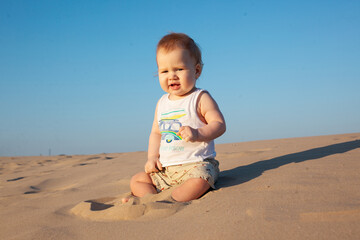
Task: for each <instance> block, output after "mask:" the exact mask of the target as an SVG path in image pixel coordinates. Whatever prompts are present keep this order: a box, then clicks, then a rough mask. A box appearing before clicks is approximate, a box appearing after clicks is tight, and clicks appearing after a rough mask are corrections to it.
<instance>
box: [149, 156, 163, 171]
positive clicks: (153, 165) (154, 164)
mask: <svg viewBox="0 0 360 240" xmlns="http://www.w3.org/2000/svg"><path fill="white" fill-rule="evenodd" d="M162 169H163V168H162V165H161V163H160V160H159V159H156V160H155V159H149V160H148V161H147V162H146V164H145V172H146V173H153V172H159V170H160V171H161V170H162Z"/></svg>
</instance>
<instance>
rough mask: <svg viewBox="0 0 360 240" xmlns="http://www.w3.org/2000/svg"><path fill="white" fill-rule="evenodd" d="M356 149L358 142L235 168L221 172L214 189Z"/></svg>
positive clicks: (338, 144) (359, 146) (358, 145)
mask: <svg viewBox="0 0 360 240" xmlns="http://www.w3.org/2000/svg"><path fill="white" fill-rule="evenodd" d="M356 148H360V140H355V141H350V142H344V143H337V144H333V145H329V146H325V147H320V148H313V149H310V150H306V151H303V152H298V153H292V154H287V155H284V156H280V157H276V158H272V159H269V160H263V161H259V162H255V163H252V164H249V165H246V166H240V167H236V168H233V169H230V170H226V171H222V172H221V173H220V177H219V180H218V181H217V184H216V187H217V188H226V187H231V186H234V185H239V184H241V183H244V182H247V181H250V180H252V179H254V178H257V177H259V176H260V175H261V174H262V173H263V172H265V171H267V170H271V169H275V168H278V167H281V166H284V165H286V164H289V163H299V162H304V161H308V160H314V159H319V158H323V157H326V156H329V155H333V154H338V153H344V152H347V151H350V150H353V149H356Z"/></svg>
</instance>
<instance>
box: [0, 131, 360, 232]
mask: <svg viewBox="0 0 360 240" xmlns="http://www.w3.org/2000/svg"><path fill="white" fill-rule="evenodd" d="M216 151H217V153H218V154H217V159H218V160H219V161H220V169H221V174H220V179H219V181H218V182H217V184H216V187H217V189H216V190H213V191H210V192H208V193H206V194H205V195H204V196H203V197H201V198H200V199H198V200H194V201H192V202H189V203H178V202H174V201H173V200H172V199H171V197H170V196H171V191H172V190H171V189H170V190H168V191H164V192H162V193H160V194H157V195H147V196H146V197H144V198H131V200H130V201H129V202H128V203H125V204H122V203H121V198H122V197H124V196H128V195H130V192H129V191H130V189H129V182H130V178H131V176H132V175H133V174H135V173H136V172H138V171H141V170H142V169H143V166H144V163H145V161H146V155H147V154H146V152H132V153H111V154H97V155H73V156H66V155H61V156H40V157H0V180H1V181H0V183H1V185H0V239H122V238H124V239H145V238H147V239H162V238H164V236H165V237H166V236H167V237H168V238H171V239H357V238H358V237H359V236H360V191H359V189H360V133H352V134H341V135H329V136H317V137H305V138H289V139H277V140H266V141H253V142H242V143H233V144H220V145H216Z"/></svg>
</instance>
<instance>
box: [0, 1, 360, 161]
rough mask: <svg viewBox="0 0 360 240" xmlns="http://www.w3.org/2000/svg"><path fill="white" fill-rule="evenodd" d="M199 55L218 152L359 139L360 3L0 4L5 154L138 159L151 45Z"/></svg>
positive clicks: (0, 117) (0, 125)
mask: <svg viewBox="0 0 360 240" xmlns="http://www.w3.org/2000/svg"><path fill="white" fill-rule="evenodd" d="M170 31H173V32H184V33H187V34H188V35H190V36H191V37H192V38H194V40H195V41H196V42H198V44H199V45H200V47H201V49H202V52H203V61H204V64H205V65H204V69H203V74H202V76H201V77H200V79H199V80H198V84H197V86H198V87H200V88H205V89H207V90H209V92H210V93H211V94H212V95H213V97H214V98H215V99H216V100H217V102H218V104H219V106H220V108H221V110H222V112H223V114H224V116H225V118H226V121H227V132H226V133H225V135H223V136H222V137H220V138H219V139H217V140H216V143H231V142H241V141H253V140H262V139H275V138H288V137H301V136H316V135H327V134H338V133H352V132H360V111H359V107H360V94H359V90H360V2H359V1H348V0H342V1H340V0H339V1H331V0H329V1H163V0H159V1H63V0H61V1H60V0H58V1H56V0H54V1H41V0H39V1H32V0H24V1H17V0H2V1H0V156H15V155H40V154H43V155H47V154H48V153H49V149H51V153H52V154H93V153H103V152H105V153H111V152H128V151H143V150H146V149H147V142H148V135H149V133H150V128H151V124H152V120H153V115H154V110H155V105H156V102H157V100H158V99H159V98H160V96H161V95H162V94H163V92H162V90H161V88H160V86H159V84H158V79H157V77H156V71H157V68H156V62H155V47H156V44H157V42H158V41H159V39H160V38H161V37H162V36H163V35H165V34H167V33H168V32H170Z"/></svg>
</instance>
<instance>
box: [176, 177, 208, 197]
mask: <svg viewBox="0 0 360 240" xmlns="http://www.w3.org/2000/svg"><path fill="white" fill-rule="evenodd" d="M209 188H210V185H209V183H208V182H207V181H205V180H204V179H202V178H190V179H188V180H186V181H185V182H184V183H183V184H181V185H180V186H179V187H177V188H176V189H174V191H173V192H172V197H173V199H174V200H176V201H178V202H188V201H191V200H194V199H198V198H199V197H201V196H202V195H203V194H204V193H206V191H207V190H209Z"/></svg>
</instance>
